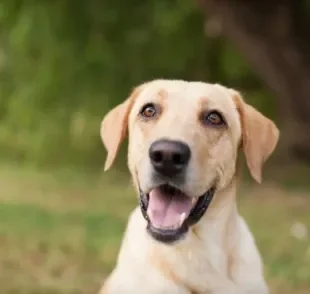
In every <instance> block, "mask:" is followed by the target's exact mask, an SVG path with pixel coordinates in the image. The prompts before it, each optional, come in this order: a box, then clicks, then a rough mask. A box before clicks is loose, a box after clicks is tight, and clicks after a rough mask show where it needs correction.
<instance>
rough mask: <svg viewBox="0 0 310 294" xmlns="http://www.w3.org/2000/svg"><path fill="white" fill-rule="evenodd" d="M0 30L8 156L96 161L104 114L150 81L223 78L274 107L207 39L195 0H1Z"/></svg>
mask: <svg viewBox="0 0 310 294" xmlns="http://www.w3.org/2000/svg"><path fill="white" fill-rule="evenodd" d="M0 28H1V29H0V44H1V47H0V97H1V98H0V120H1V124H0V154H1V155H2V156H3V157H4V158H11V159H15V160H18V161H29V162H32V163H34V164H40V165H42V164H43V165H47V164H59V163H66V164H68V163H71V164H79V165H86V164H87V165H90V166H98V165H99V166H101V165H102V163H103V156H104V148H103V146H102V144H101V142H100V138H99V126H100V121H101V119H102V117H103V116H104V114H105V113H106V112H107V110H108V109H110V108H112V107H113V106H114V105H116V104H117V103H119V102H120V101H122V100H124V99H125V98H126V96H127V95H128V93H129V92H130V91H131V89H132V88H133V87H134V86H135V85H137V84H139V83H141V82H144V81H146V80H150V79H154V78H183V79H190V80H208V81H216V82H221V83H227V84H229V85H230V86H234V87H239V88H241V89H245V90H246V91H247V92H249V94H248V93H247V94H248V96H250V97H251V95H252V93H254V94H255V93H256V94H255V97H260V98H259V100H261V101H264V102H262V103H261V102H258V104H259V105H260V106H262V107H265V108H268V109H270V106H269V102H266V99H265V96H264V94H262V90H261V87H260V85H259V83H258V82H257V80H256V79H255V78H254V77H253V74H252V73H251V71H250V69H249V67H248V65H247V63H246V62H245V61H244V60H243V59H242V58H241V57H240V56H239V55H238V54H237V53H236V51H235V50H234V49H233V48H232V47H231V45H229V44H227V42H226V41H225V40H223V39H221V38H215V39H208V38H206V36H205V33H204V16H203V14H202V13H201V12H200V11H199V10H198V8H197V7H196V6H195V3H194V1H188V0H181V1H175V0H174V1H173V0H161V1H157V0H152V1H141V0H131V1H120V0H118V1H116V0H115V1H102V0H89V1H82V0H76V1H73V0H63V1H60V0H58V1H57V0H55V1H47V0H46V1H31V0H28V1H26V0H24V1H22V0H1V1H0ZM253 97H254V96H253ZM252 100H253V99H252ZM256 100H258V99H256ZM256 100H255V101H256ZM271 113H273V110H272V109H271Z"/></svg>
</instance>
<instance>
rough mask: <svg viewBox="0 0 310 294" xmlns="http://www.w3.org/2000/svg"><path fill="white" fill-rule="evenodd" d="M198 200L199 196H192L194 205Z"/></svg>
mask: <svg viewBox="0 0 310 294" xmlns="http://www.w3.org/2000/svg"><path fill="white" fill-rule="evenodd" d="M197 200H198V198H197V197H193V198H192V205H194V204H196V202H197Z"/></svg>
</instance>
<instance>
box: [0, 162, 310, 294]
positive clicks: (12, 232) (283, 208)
mask: <svg viewBox="0 0 310 294" xmlns="http://www.w3.org/2000/svg"><path fill="white" fill-rule="evenodd" d="M0 187H1V193H0V293H1V294H6V293H11V294H13V293H25V294H26V293H27V294H39V293H40V294H41V293H42V294H43V293H44V294H52V293H53V294H84V293H85V294H86V293H94V294H95V293H97V291H98V289H99V287H100V284H101V283H102V282H103V280H104V277H105V276H106V275H107V274H108V273H109V271H110V270H111V269H112V268H113V265H114V263H115V259H116V256H117V253H118V250H119V246H120V241H121V238H122V234H123V231H124V228H125V225H126V220H127V217H128V214H129V212H130V211H131V209H132V208H133V207H134V206H135V205H136V200H135V195H134V192H133V189H132V188H131V185H130V182H129V180H127V179H126V176H125V175H119V174H115V173H113V172H111V173H107V174H100V175H93V174H91V173H88V172H87V171H84V172H79V173H77V172H76V173H74V172H72V171H70V170H69V171H68V170H59V171H54V172H39V171H35V170H31V169H28V168H25V167H19V168H17V167H12V166H2V167H1V168H0ZM309 191H310V190H306V189H303V190H295V189H294V188H292V187H290V189H289V190H287V189H286V188H283V187H282V188H281V187H279V186H276V185H275V184H270V183H265V184H264V185H263V186H258V185H255V186H253V185H243V187H242V188H241V189H240V196H239V207H240V211H241V213H242V214H243V215H244V216H245V218H246V220H247V221H248V223H249V226H250V227H251V229H252V231H253V233H254V235H255V238H256V240H257V244H258V246H259V249H260V250H261V252H262V255H263V257H264V261H265V264H266V276H267V279H268V283H269V284H270V286H271V289H272V293H275V294H291V293H295V294H305V293H309V292H310V239H309V235H307V236H304V237H302V238H300V239H299V238H298V237H297V236H294V235H293V233H292V227H293V226H294V224H296V223H301V224H303V225H304V226H305V227H306V228H307V229H308V234H309V233H310V195H309V194H310V193H309ZM299 226H300V225H299Z"/></svg>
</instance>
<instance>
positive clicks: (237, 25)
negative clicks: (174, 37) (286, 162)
mask: <svg viewBox="0 0 310 294" xmlns="http://www.w3.org/2000/svg"><path fill="white" fill-rule="evenodd" d="M198 2H199V4H200V6H201V7H202V8H203V10H204V11H205V12H206V14H207V16H208V17H207V20H206V26H207V27H208V26H211V27H213V28H215V29H216V30H215V31H216V32H217V35H220V34H221V33H223V34H224V35H225V36H227V37H229V38H230V39H231V41H232V42H233V43H234V45H235V46H236V48H238V50H239V51H240V52H241V53H242V54H243V55H244V56H245V57H246V59H247V60H248V61H249V62H250V64H251V65H252V67H253V69H254V70H255V71H256V73H257V74H258V75H259V76H260V77H261V79H262V80H263V81H264V82H265V84H266V85H267V86H268V87H269V89H271V90H272V91H273V92H274V93H275V96H276V98H277V105H278V110H279V111H280V117H281V120H282V121H281V125H282V127H281V129H282V142H283V143H284V144H283V146H285V147H286V148H287V150H286V152H287V151H289V153H290V154H292V155H293V156H294V157H296V158H298V159H300V160H302V161H308V162H310V1H307V0H306V1H305V0H304V1H297V0H274V1H258V0H256V1H255V0H254V1H248V0H234V1H233V0H198Z"/></svg>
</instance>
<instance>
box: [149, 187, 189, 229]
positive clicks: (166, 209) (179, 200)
mask: <svg viewBox="0 0 310 294" xmlns="http://www.w3.org/2000/svg"><path fill="white" fill-rule="evenodd" d="M149 196H150V199H149V204H148V208H147V214H148V216H149V218H150V221H151V223H152V225H153V226H155V227H157V228H169V227H180V226H181V224H182V223H180V217H181V214H182V213H184V212H185V213H186V217H187V216H188V215H189V213H190V211H191V208H192V202H191V199H190V197H187V196H186V195H184V194H181V193H179V194H171V193H165V192H164V191H162V189H160V188H155V189H153V190H152V191H151V192H150V194H149Z"/></svg>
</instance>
